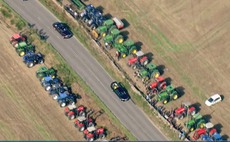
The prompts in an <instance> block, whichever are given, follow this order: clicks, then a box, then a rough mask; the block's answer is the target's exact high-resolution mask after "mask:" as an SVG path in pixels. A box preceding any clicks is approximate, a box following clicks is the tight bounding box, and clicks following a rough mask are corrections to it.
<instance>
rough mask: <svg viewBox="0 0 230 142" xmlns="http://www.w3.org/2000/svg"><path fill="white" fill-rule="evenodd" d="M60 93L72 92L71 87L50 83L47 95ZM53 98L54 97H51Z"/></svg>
mask: <svg viewBox="0 0 230 142" xmlns="http://www.w3.org/2000/svg"><path fill="white" fill-rule="evenodd" d="M60 93H69V94H70V93H72V91H71V89H70V88H69V87H67V86H63V85H60V84H54V85H52V88H51V89H50V90H49V95H51V96H57V95H58V94H60ZM53 99H54V98H53Z"/></svg>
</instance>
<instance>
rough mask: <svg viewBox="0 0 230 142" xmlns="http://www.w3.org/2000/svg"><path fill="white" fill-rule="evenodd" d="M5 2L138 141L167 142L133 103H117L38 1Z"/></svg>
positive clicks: (99, 73)
mask: <svg viewBox="0 0 230 142" xmlns="http://www.w3.org/2000/svg"><path fill="white" fill-rule="evenodd" d="M5 1H6V2H7V3H8V4H9V5H10V6H11V7H12V8H13V9H14V10H15V11H17V12H18V13H19V14H20V15H21V16H22V17H23V18H25V19H26V20H27V21H28V22H29V23H31V24H35V27H36V28H38V29H43V30H44V31H45V32H46V33H47V34H48V36H49V38H48V42H50V43H51V44H52V45H53V46H54V47H55V48H56V49H57V50H58V52H59V53H60V54H61V55H62V56H63V57H64V58H65V59H66V61H67V62H68V63H69V64H70V65H71V67H72V68H73V69H74V70H75V71H76V72H77V73H78V74H79V75H80V76H81V77H82V78H83V80H85V82H86V83H87V84H88V85H89V86H90V87H91V88H92V89H93V90H94V92H95V93H96V94H97V95H98V96H99V97H100V99H101V100H102V101H103V102H104V103H105V104H106V105H107V106H108V107H109V109H110V110H111V111H112V112H113V113H114V114H115V115H116V116H117V118H118V119H119V120H120V121H121V122H122V124H123V125H124V126H125V127H126V128H128V129H129V130H130V131H131V133H132V134H133V135H134V136H135V137H136V138H137V139H138V140H162V141H165V140H166V138H165V136H164V135H162V134H161V132H160V131H159V130H158V129H157V128H156V127H155V126H154V124H153V123H152V122H151V121H150V120H149V118H148V117H147V116H146V115H145V114H144V113H143V111H142V110H140V109H139V108H138V107H137V106H136V105H135V104H134V103H133V102H132V101H128V102H125V103H124V102H121V101H119V100H118V98H117V97H116V95H115V94H114V93H113V92H112V91H111V89H110V86H109V85H110V83H111V82H112V81H113V79H112V78H111V77H110V76H109V75H108V74H107V72H106V71H105V70H104V69H103V68H102V66H101V65H100V64H99V63H98V62H97V61H96V60H95V59H94V58H93V57H92V56H91V54H90V53H89V52H88V50H86V49H85V48H84V47H83V46H82V45H81V44H80V43H79V41H78V40H77V39H76V38H71V39H68V40H64V39H62V37H61V36H60V35H59V34H58V33H57V32H56V31H54V30H53V28H52V23H53V22H56V21H58V19H57V18H55V17H54V15H53V14H51V13H50V12H49V11H48V10H47V9H46V8H44V7H43V6H42V5H41V4H40V3H39V2H38V1H37V0H31V1H24V2H23V0H5Z"/></svg>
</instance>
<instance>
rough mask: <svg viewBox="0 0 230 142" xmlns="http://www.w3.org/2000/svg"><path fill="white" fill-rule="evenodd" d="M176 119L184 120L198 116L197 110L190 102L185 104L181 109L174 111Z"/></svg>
mask: <svg viewBox="0 0 230 142" xmlns="http://www.w3.org/2000/svg"><path fill="white" fill-rule="evenodd" d="M174 114H175V117H177V118H178V119H183V118H184V117H185V116H193V115H195V114H196V108H195V107H193V106H191V103H190V102H184V103H182V104H181V107H180V108H178V109H176V110H175V111H174Z"/></svg>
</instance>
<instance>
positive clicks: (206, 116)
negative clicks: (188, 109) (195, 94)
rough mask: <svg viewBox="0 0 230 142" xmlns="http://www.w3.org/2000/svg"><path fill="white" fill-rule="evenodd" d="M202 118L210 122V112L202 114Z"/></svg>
mask: <svg viewBox="0 0 230 142" xmlns="http://www.w3.org/2000/svg"><path fill="white" fill-rule="evenodd" d="M203 119H204V120H205V121H206V122H210V121H211V119H212V116H211V115H210V114H206V115H204V116H203Z"/></svg>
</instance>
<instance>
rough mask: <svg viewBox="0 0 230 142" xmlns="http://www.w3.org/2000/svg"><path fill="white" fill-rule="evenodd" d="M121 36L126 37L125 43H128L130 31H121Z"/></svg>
mask: <svg viewBox="0 0 230 142" xmlns="http://www.w3.org/2000/svg"><path fill="white" fill-rule="evenodd" d="M121 35H122V36H123V37H124V41H126V40H127V39H128V38H129V37H128V35H129V32H128V31H121Z"/></svg>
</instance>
